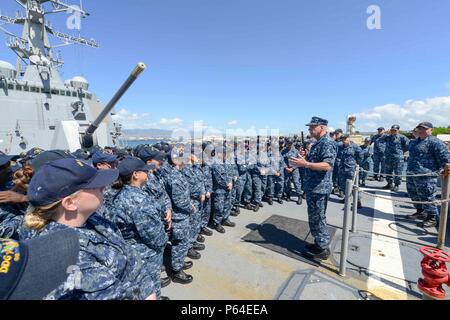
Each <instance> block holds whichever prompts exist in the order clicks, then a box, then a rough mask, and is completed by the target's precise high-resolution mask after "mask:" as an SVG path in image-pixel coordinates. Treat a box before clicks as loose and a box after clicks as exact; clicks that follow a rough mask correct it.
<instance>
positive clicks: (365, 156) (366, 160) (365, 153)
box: [359, 138, 373, 187]
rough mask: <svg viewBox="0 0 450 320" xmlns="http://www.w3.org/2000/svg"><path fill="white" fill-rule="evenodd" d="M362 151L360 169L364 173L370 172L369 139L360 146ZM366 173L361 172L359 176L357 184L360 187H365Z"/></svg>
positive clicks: (371, 161) (370, 152) (370, 154)
mask: <svg viewBox="0 0 450 320" xmlns="http://www.w3.org/2000/svg"><path fill="white" fill-rule="evenodd" d="M361 150H362V155H361V156H362V160H361V168H362V169H363V170H365V171H370V168H371V167H372V165H373V159H372V147H371V140H370V138H366V139H365V140H364V144H363V145H362V146H361ZM367 176H368V173H367V172H364V171H362V172H361V173H360V176H359V183H360V186H361V187H365V186H366V179H367Z"/></svg>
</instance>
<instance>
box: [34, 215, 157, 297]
mask: <svg viewBox="0 0 450 320" xmlns="http://www.w3.org/2000/svg"><path fill="white" fill-rule="evenodd" d="M65 228H69V227H68V226H65V225H62V224H58V223H56V222H50V223H49V224H48V225H47V226H46V227H45V229H44V230H42V231H41V232H39V233H36V236H40V235H45V234H49V233H51V232H55V231H59V230H64V229H65ZM74 230H76V231H77V232H78V236H79V241H80V253H79V255H78V262H77V265H76V266H74V268H71V273H70V274H69V277H68V279H67V280H66V282H65V283H64V284H62V285H60V286H59V287H58V288H57V289H56V290H54V291H53V292H51V293H50V294H49V295H48V296H47V297H46V298H45V299H47V300H143V299H146V298H147V297H148V296H150V295H151V294H152V293H154V292H155V287H154V284H153V281H152V280H151V279H150V276H149V274H148V273H147V272H145V271H144V270H143V262H142V260H141V258H140V256H139V254H138V252H136V250H134V249H133V248H132V247H131V246H130V245H128V244H126V242H125V240H124V239H123V238H122V237H121V236H120V234H119V233H118V232H117V230H116V229H115V228H114V225H113V224H111V223H110V222H109V221H107V220H105V219H104V218H102V217H101V216H99V215H96V214H94V215H92V216H91V217H90V218H89V219H88V221H87V222H86V224H85V225H84V226H82V227H80V228H75V229H74Z"/></svg>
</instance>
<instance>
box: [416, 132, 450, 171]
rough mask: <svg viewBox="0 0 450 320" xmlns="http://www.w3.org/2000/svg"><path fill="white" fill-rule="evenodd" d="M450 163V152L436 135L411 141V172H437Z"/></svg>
mask: <svg viewBox="0 0 450 320" xmlns="http://www.w3.org/2000/svg"><path fill="white" fill-rule="evenodd" d="M447 163H450V153H449V152H448V147H447V146H446V145H445V143H444V142H442V141H441V140H439V139H438V138H436V137H432V136H431V137H427V138H425V139H415V140H411V142H410V143H409V160H408V168H407V170H408V172H409V173H432V172H434V173H437V172H438V171H440V170H441V169H443V168H444V167H445V165H446V164H447Z"/></svg>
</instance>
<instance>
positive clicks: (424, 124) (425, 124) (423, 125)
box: [416, 122, 434, 129]
mask: <svg viewBox="0 0 450 320" xmlns="http://www.w3.org/2000/svg"><path fill="white" fill-rule="evenodd" d="M416 128H425V129H434V126H433V124H431V122H421V123H419V125H418V126H417V127H416Z"/></svg>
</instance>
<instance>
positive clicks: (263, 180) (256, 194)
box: [251, 173, 267, 203]
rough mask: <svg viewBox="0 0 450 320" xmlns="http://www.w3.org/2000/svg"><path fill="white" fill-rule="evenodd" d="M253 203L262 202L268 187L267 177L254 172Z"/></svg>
mask: <svg viewBox="0 0 450 320" xmlns="http://www.w3.org/2000/svg"><path fill="white" fill-rule="evenodd" d="M251 176H252V188H253V203H261V201H262V198H263V195H264V191H265V189H266V187H267V177H265V176H261V175H260V174H257V173H254V174H253V173H252V175H251Z"/></svg>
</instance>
